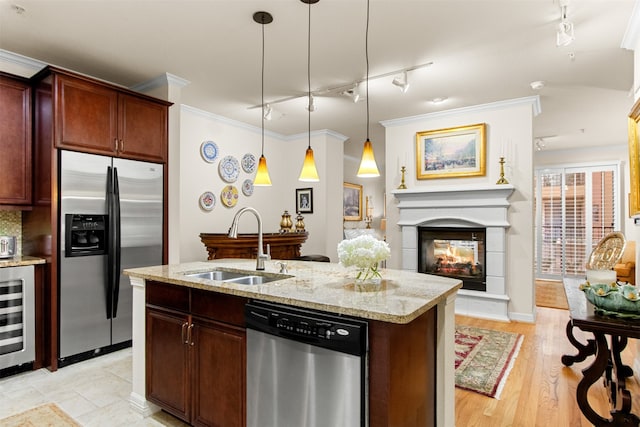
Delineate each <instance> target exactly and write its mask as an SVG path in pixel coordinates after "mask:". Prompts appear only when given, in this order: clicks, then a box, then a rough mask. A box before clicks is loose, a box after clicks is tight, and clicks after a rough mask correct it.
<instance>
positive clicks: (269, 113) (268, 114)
mask: <svg viewBox="0 0 640 427" xmlns="http://www.w3.org/2000/svg"><path fill="white" fill-rule="evenodd" d="M272 118H273V108H271V105H269V104H267V105H265V106H264V119H265V120H271V119H272Z"/></svg>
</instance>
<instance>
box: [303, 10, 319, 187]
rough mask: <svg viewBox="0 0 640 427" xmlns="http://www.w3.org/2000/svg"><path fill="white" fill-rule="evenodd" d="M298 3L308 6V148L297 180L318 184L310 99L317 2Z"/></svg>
mask: <svg viewBox="0 0 640 427" xmlns="http://www.w3.org/2000/svg"><path fill="white" fill-rule="evenodd" d="M300 1H302V3H306V4H308V5H309V33H308V35H307V88H308V101H309V105H307V114H308V138H309V146H308V147H307V152H306V153H305V155H304V163H303V164H302V170H301V171H300V177H299V178H298V180H299V181H305V182H318V181H320V177H319V176H318V169H316V162H315V160H314V158H313V149H312V148H311V111H313V110H315V108H314V105H313V98H312V97H311V5H312V4H315V3H318V1H319V0H300Z"/></svg>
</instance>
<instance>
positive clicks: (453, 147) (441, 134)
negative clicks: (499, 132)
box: [416, 123, 487, 179]
mask: <svg viewBox="0 0 640 427" xmlns="http://www.w3.org/2000/svg"><path fill="white" fill-rule="evenodd" d="M486 128H487V125H486V123H478V124H474V125H468V126H458V127H452V128H447V129H437V130H429V131H423V132H418V133H416V178H417V179H434V178H458V177H470V176H484V175H485V174H486V166H485V164H486V161H485V153H486V146H487V144H486V133H487V132H486Z"/></svg>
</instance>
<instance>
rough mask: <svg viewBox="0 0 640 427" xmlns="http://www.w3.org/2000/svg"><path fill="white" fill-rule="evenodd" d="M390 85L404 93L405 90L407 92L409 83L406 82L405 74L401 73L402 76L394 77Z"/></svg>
mask: <svg viewBox="0 0 640 427" xmlns="http://www.w3.org/2000/svg"><path fill="white" fill-rule="evenodd" d="M391 83H393V84H394V85H396V86H398V87H399V88H400V91H401V92H402V93H405V92H406V91H407V90H409V81H408V80H407V72H406V71H403V72H402V74H401V75H399V76H396V77H395V78H394V79H393V81H392V82H391Z"/></svg>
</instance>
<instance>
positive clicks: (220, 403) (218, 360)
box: [191, 317, 246, 427]
mask: <svg viewBox="0 0 640 427" xmlns="http://www.w3.org/2000/svg"><path fill="white" fill-rule="evenodd" d="M192 324H193V327H192V332H191V338H192V344H191V349H192V352H193V354H192V355H191V360H192V363H193V373H194V375H193V376H192V381H193V384H192V387H193V388H192V402H193V404H192V408H193V415H192V417H191V423H192V424H193V425H195V426H216V427H218V426H219V427H223V426H224V427H242V426H244V425H245V382H246V381H245V377H246V374H245V369H246V368H245V366H246V362H245V353H246V332H245V330H244V329H242V328H239V327H237V326H231V325H226V324H224V323H220V322H213V321H211V320H208V319H203V318H200V317H194V318H193V319H192Z"/></svg>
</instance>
